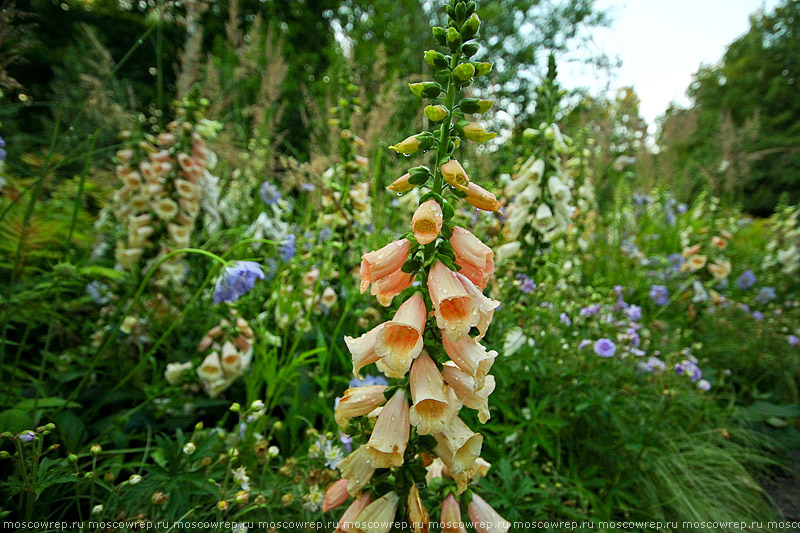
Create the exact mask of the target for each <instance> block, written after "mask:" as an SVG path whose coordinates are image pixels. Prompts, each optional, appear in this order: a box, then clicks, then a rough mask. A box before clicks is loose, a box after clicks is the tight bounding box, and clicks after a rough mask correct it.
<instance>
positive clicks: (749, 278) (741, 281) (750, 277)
mask: <svg viewBox="0 0 800 533" xmlns="http://www.w3.org/2000/svg"><path fill="white" fill-rule="evenodd" d="M756 281H758V280H757V279H756V275H755V274H753V271H752V270H745V271H744V272H743V273H742V275H741V276H739V277H738V278H737V279H736V286H737V287H739V288H740V289H742V290H746V289H749V288H750V287H752V286H753V285H755V284H756Z"/></svg>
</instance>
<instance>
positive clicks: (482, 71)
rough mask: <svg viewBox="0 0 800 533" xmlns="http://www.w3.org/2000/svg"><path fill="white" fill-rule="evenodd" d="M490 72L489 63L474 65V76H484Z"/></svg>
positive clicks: (490, 65) (490, 66)
mask: <svg viewBox="0 0 800 533" xmlns="http://www.w3.org/2000/svg"><path fill="white" fill-rule="evenodd" d="M491 71H492V64H491V63H486V62H483V63H475V75H476V76H486V75H487V74H489V73H490V72H491Z"/></svg>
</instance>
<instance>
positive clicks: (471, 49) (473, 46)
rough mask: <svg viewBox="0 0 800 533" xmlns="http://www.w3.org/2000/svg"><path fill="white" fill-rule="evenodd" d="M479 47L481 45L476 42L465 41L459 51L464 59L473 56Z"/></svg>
mask: <svg viewBox="0 0 800 533" xmlns="http://www.w3.org/2000/svg"><path fill="white" fill-rule="evenodd" d="M480 49H481V46H480V45H479V44H478V43H467V44H465V45H464V46H462V47H461V53H462V54H464V57H465V58H466V59H469V58H470V57H472V56H474V55H475V54H477V53H478V50H480Z"/></svg>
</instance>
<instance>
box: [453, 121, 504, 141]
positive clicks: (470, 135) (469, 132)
mask: <svg viewBox="0 0 800 533" xmlns="http://www.w3.org/2000/svg"><path fill="white" fill-rule="evenodd" d="M461 131H463V132H464V137H466V138H467V139H469V140H470V141H472V142H476V143H485V142H486V141H488V140H490V139H494V138H495V137H497V134H496V133H494V132H488V131H486V130H485V129H483V126H481V125H480V124H478V123H477V122H470V123H468V124H467V125H465V126H464V127H463V128H462V130H461Z"/></svg>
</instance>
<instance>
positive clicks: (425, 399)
mask: <svg viewBox="0 0 800 533" xmlns="http://www.w3.org/2000/svg"><path fill="white" fill-rule="evenodd" d="M411 398H412V399H413V401H414V405H412V406H411V409H410V410H409V419H410V421H411V423H412V424H413V425H414V426H416V428H417V433H419V434H420V435H435V434H437V433H441V432H442V431H444V429H445V427H446V426H448V425H449V424H450V423H451V422H452V420H453V418H455V416H456V415H457V414H458V410H459V409H461V401H460V400H459V399H458V396H457V395H456V393H455V392H454V391H453V390H452V389H451V388H450V387H447V386H446V385H445V384H444V379H442V375H441V374H440V373H439V369H438V368H437V367H436V363H434V362H433V360H432V359H431V358H430V356H429V355H428V353H427V352H424V351H423V352H422V354H421V355H420V356H419V357H417V360H416V361H414V366H412V367H411Z"/></svg>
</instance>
